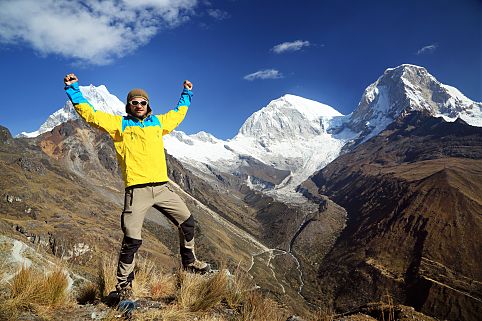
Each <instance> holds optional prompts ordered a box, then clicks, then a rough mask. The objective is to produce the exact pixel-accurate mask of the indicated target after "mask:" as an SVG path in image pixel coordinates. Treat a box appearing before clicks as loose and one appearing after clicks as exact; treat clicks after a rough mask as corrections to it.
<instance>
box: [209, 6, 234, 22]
mask: <svg viewBox="0 0 482 321" xmlns="http://www.w3.org/2000/svg"><path fill="white" fill-rule="evenodd" d="M208 14H209V15H210V16H211V17H213V18H214V19H217V20H225V19H229V18H230V17H231V16H230V15H229V13H227V12H226V11H223V10H221V9H208Z"/></svg>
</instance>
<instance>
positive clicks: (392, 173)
mask: <svg viewBox="0 0 482 321" xmlns="http://www.w3.org/2000/svg"><path fill="white" fill-rule="evenodd" d="M311 181H312V182H313V183H315V184H316V185H317V186H318V188H319V190H318V192H319V193H320V194H326V195H328V196H329V197H330V198H331V199H332V200H334V201H335V202H336V203H338V204H340V205H341V206H343V207H344V208H345V209H346V210H347V212H348V221H347V227H346V228H345V230H344V231H343V232H342V234H341V236H340V238H339V239H338V240H337V242H336V244H335V246H334V247H333V249H332V250H331V252H330V253H329V254H328V255H327V256H326V257H325V258H324V260H323V261H322V262H321V264H320V266H321V268H320V269H319V280H320V283H321V286H320V289H322V290H321V296H322V297H323V298H324V299H325V302H326V303H327V304H331V305H332V306H334V307H335V308H336V309H337V310H341V311H345V310H349V309H352V308H354V307H355V306H359V305H362V304H366V303H367V302H369V301H373V300H376V299H377V298H379V297H380V296H381V295H383V294H384V293H383V292H387V291H388V292H389V293H391V294H392V295H393V296H394V297H395V299H396V301H397V302H400V303H404V304H407V305H410V306H413V307H415V308H416V309H417V310H420V311H422V312H424V313H427V314H429V315H434V316H436V317H439V318H444V319H449V320H476V319H477V318H478V316H480V315H482V283H481V281H482V261H481V260H480V257H481V255H482V247H481V238H482V236H481V235H482V193H481V192H482V129H481V128H477V127H471V126H468V125H466V124H465V123H463V122H462V121H456V122H454V123H446V122H444V121H443V120H442V119H438V118H431V117H427V116H426V115H424V114H421V113H413V114H410V115H406V116H405V117H401V118H400V119H398V120H397V122H395V123H394V124H392V125H391V126H390V127H389V128H387V130H385V131H384V132H382V133H381V134H380V135H379V136H377V137H375V138H373V139H371V140H370V141H368V142H366V143H365V144H362V145H360V146H359V147H357V148H356V149H355V150H353V151H352V152H350V153H348V154H345V155H343V156H341V157H339V158H338V159H337V160H335V161H334V162H332V163H331V164H329V165H328V166H327V167H326V168H325V169H323V170H322V171H321V172H319V173H317V174H316V175H314V176H313V177H312V178H311ZM304 185H305V187H304V188H303V187H302V188H301V190H305V191H306V190H307V187H308V186H309V182H307V183H306V184H304Z"/></svg>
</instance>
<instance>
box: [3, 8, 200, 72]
mask: <svg viewBox="0 0 482 321" xmlns="http://www.w3.org/2000/svg"><path fill="white" fill-rule="evenodd" d="M196 3H197V0H85V1H82V2H80V1H57V0H42V1H38V0H3V1H2V5H1V6H2V10H0V43H4V44H22V45H27V46H30V47H32V48H33V49H34V50H36V51H37V52H39V53H40V54H42V55H49V54H57V55H61V56H63V57H66V58H70V59H74V60H75V61H76V62H86V63H91V64H97V65H103V64H108V63H111V62H112V61H113V60H115V59H116V58H120V57H123V56H125V55H128V54H130V53H132V52H133V51H134V50H136V49H137V48H139V47H140V46H143V45H145V44H147V43H148V42H149V41H150V40H151V39H152V37H154V36H155V35H156V34H157V33H158V32H159V31H160V30H161V29H162V28H174V27H176V26H178V25H179V24H181V23H183V22H185V21H187V20H189V17H190V16H191V15H192V14H193V13H194V10H193V9H194V7H195V6H196Z"/></svg>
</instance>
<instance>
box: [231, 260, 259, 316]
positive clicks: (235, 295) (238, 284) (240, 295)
mask: <svg viewBox="0 0 482 321" xmlns="http://www.w3.org/2000/svg"><path fill="white" fill-rule="evenodd" d="M254 289H255V284H254V283H253V281H252V280H251V276H250V275H249V274H248V273H247V272H245V271H243V270H241V268H240V267H239V265H238V267H237V269H236V271H235V272H234V275H233V276H232V277H231V278H230V282H229V284H228V291H227V293H226V303H227V304H228V306H229V307H230V308H238V307H239V306H240V305H241V303H242V302H243V301H244V300H245V298H246V295H247V294H248V293H249V292H250V291H253V290H254Z"/></svg>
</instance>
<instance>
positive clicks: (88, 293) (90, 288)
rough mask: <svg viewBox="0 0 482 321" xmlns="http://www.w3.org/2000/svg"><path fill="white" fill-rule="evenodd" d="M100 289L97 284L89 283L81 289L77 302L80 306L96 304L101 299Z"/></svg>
mask: <svg viewBox="0 0 482 321" xmlns="http://www.w3.org/2000/svg"><path fill="white" fill-rule="evenodd" d="M99 294H100V293H99V287H98V285H97V284H95V283H91V282H87V283H85V284H84V285H83V286H82V287H80V288H79V290H78V293H77V302H78V303H79V304H82V305H84V304H88V303H95V302H96V301H97V298H98V297H99Z"/></svg>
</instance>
